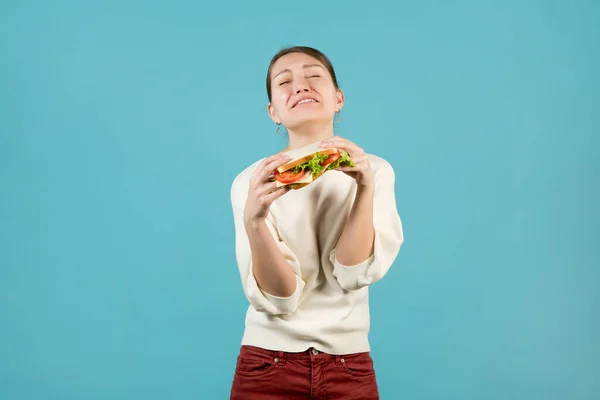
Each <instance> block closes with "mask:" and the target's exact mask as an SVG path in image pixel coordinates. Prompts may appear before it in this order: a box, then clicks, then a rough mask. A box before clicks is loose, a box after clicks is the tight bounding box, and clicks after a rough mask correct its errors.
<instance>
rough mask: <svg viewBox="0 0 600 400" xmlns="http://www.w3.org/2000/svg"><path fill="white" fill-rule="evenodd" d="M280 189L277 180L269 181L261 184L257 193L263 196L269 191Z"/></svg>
mask: <svg viewBox="0 0 600 400" xmlns="http://www.w3.org/2000/svg"><path fill="white" fill-rule="evenodd" d="M278 189H279V188H278V187H277V182H275V181H273V182H267V183H263V184H262V185H260V186H259V187H258V189H257V193H258V195H259V196H262V195H267V194H269V193H272V192H274V191H276V190H278Z"/></svg>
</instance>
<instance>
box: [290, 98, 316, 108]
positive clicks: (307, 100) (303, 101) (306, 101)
mask: <svg viewBox="0 0 600 400" xmlns="http://www.w3.org/2000/svg"><path fill="white" fill-rule="evenodd" d="M307 103H318V101H316V100H315V99H304V100H300V101H299V102H297V103H296V104H295V105H294V107H292V108H295V107H296V106H299V105H301V104H307Z"/></svg>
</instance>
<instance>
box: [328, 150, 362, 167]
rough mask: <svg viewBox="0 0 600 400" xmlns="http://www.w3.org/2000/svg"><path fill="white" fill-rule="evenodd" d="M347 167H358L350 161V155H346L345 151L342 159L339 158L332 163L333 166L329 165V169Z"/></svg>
mask: <svg viewBox="0 0 600 400" xmlns="http://www.w3.org/2000/svg"><path fill="white" fill-rule="evenodd" d="M346 166H348V167H356V165H355V164H354V163H353V162H352V160H351V159H350V156H349V155H348V153H346V152H345V151H344V152H342V156H341V157H340V158H338V159H337V160H335V161H334V162H332V163H331V164H329V166H328V167H327V169H336V168H339V167H346Z"/></svg>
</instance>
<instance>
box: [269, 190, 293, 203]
mask: <svg viewBox="0 0 600 400" xmlns="http://www.w3.org/2000/svg"><path fill="white" fill-rule="evenodd" d="M290 190H292V187H291V186H290V185H286V186H281V187H279V188H277V189H275V191H273V192H271V193H269V194H268V195H266V196H265V200H266V201H267V203H268V204H272V203H273V202H274V201H275V200H277V199H278V198H280V197H281V196H283V195H284V194H286V193H288V192H289V191H290Z"/></svg>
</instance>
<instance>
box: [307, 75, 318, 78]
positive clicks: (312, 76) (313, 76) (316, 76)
mask: <svg viewBox="0 0 600 400" xmlns="http://www.w3.org/2000/svg"><path fill="white" fill-rule="evenodd" d="M320 77H321V75H311V76H309V78H320Z"/></svg>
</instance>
